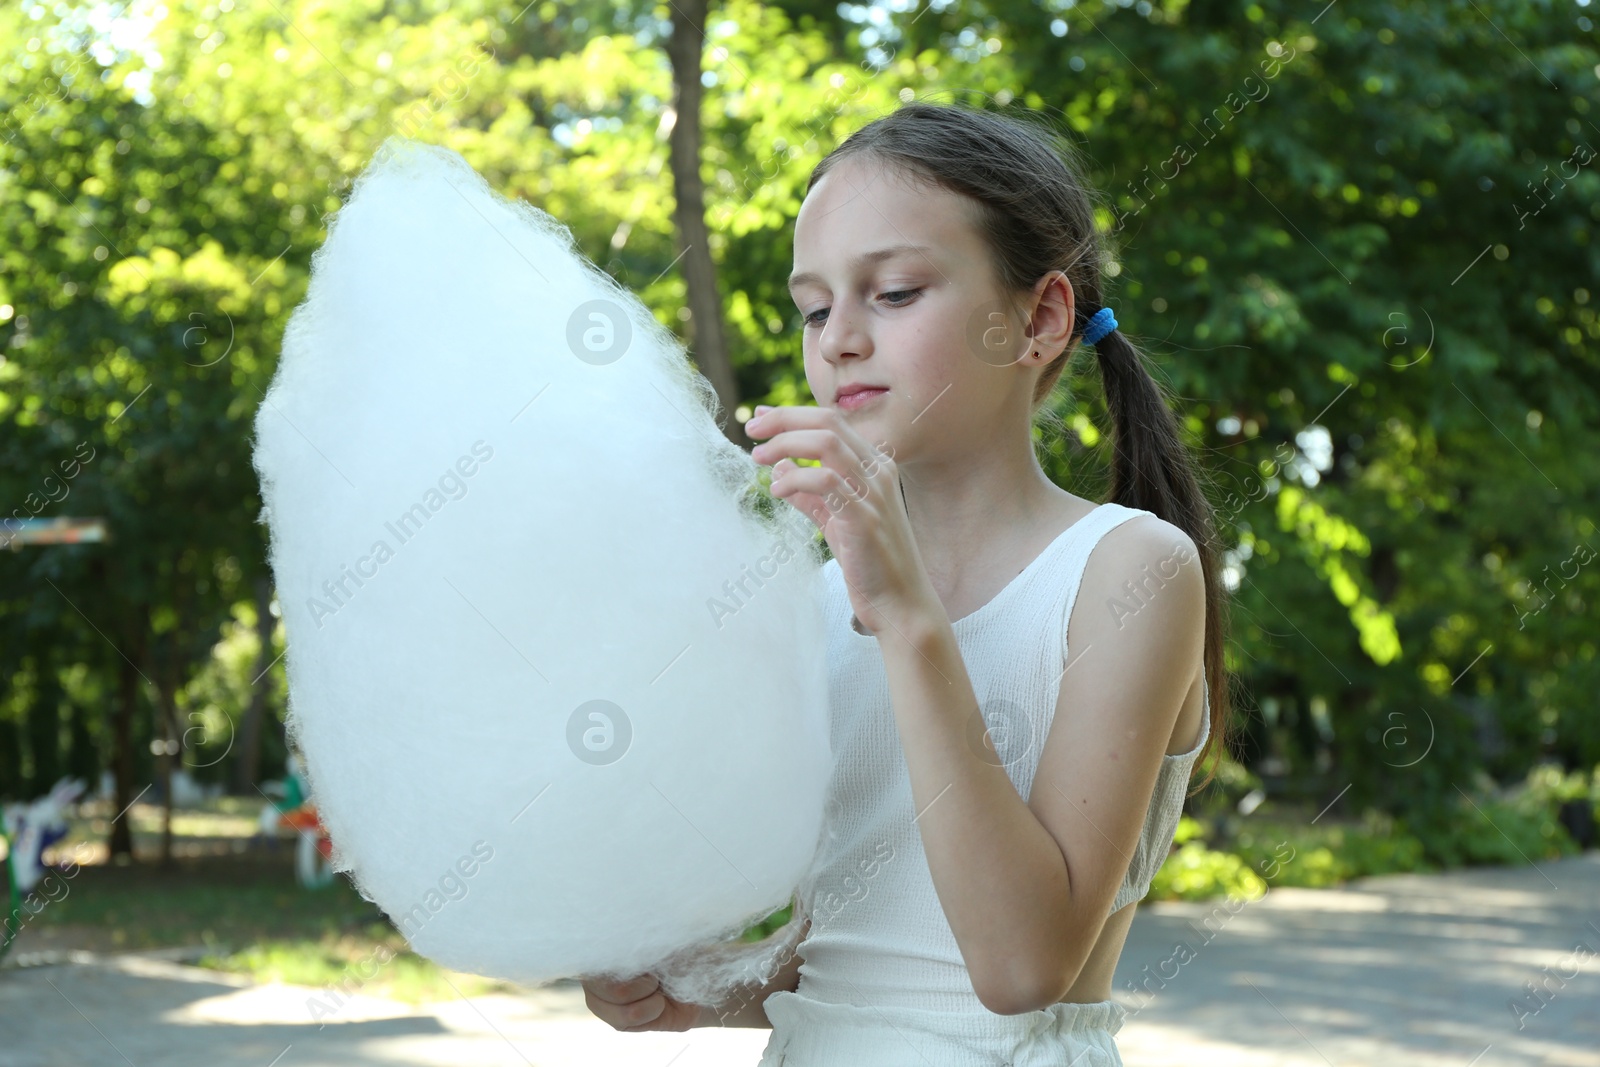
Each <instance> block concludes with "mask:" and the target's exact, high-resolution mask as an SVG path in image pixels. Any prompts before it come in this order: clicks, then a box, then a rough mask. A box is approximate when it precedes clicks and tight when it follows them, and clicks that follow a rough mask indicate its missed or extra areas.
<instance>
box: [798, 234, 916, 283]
mask: <svg viewBox="0 0 1600 1067" xmlns="http://www.w3.org/2000/svg"><path fill="white" fill-rule="evenodd" d="M932 251H933V249H931V248H929V247H928V246H927V245H913V244H899V245H889V246H888V247H887V248H879V249H875V250H873V251H871V252H863V253H861V254H860V255H858V256H856V257H855V258H854V259H852V260H851V261H850V266H851V267H853V268H855V269H857V270H859V269H860V268H862V267H864V266H868V265H869V264H872V263H879V262H882V261H883V260H886V259H893V258H894V257H895V256H903V255H908V254H912V253H916V254H918V255H924V256H926V255H927V254H928V253H930V252H932ZM820 281H822V275H820V274H817V273H816V272H815V271H802V272H800V273H798V274H791V275H789V291H790V292H793V291H794V289H795V287H796V286H799V285H805V284H806V283H808V282H820Z"/></svg>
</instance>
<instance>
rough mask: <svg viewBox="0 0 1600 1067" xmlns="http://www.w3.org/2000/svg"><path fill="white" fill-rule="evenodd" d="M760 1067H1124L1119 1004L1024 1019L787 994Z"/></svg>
mask: <svg viewBox="0 0 1600 1067" xmlns="http://www.w3.org/2000/svg"><path fill="white" fill-rule="evenodd" d="M765 1008H766V1012H767V1018H768V1019H769V1020H770V1021H771V1023H772V1037H771V1038H770V1039H769V1040H768V1041H767V1046H766V1050H765V1051H764V1053H763V1054H762V1057H761V1063H760V1064H759V1065H758V1067H838V1065H840V1064H850V1065H857V1064H859V1065H863V1067H866V1065H870V1067H902V1065H903V1067H1122V1056H1121V1054H1120V1053H1119V1052H1118V1051H1117V1044H1116V1041H1115V1040H1113V1035H1114V1034H1116V1032H1117V1031H1118V1030H1120V1029H1121V1028H1122V1023H1123V1020H1124V1019H1126V1018H1127V1011H1126V1009H1124V1008H1123V1007H1122V1005H1120V1004H1118V1003H1117V1002H1116V1001H1113V1000H1101V1001H1096V1002H1094V1003H1091V1004H1052V1005H1051V1006H1050V1007H1048V1008H1045V1009H1043V1010H1041V1011H1030V1012H1025V1013H1023V1014H1021V1015H996V1014H995V1013H993V1012H982V1013H970V1012H937V1011H925V1010H921V1009H916V1008H902V1007H882V1008H880V1007H862V1006H860V1005H856V1004H835V1003H824V1002H821V1001H816V1000H812V999H810V998H809V997H802V996H800V995H799V994H798V993H790V992H787V991H782V990H780V991H779V992H777V993H773V994H772V995H771V996H769V997H767V999H766V1001H765Z"/></svg>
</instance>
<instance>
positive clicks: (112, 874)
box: [13, 798, 514, 1003]
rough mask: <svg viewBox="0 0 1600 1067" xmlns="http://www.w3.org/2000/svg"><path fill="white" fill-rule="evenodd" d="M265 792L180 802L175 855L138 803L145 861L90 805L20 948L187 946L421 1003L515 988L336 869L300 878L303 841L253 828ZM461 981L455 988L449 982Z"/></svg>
mask: <svg viewBox="0 0 1600 1067" xmlns="http://www.w3.org/2000/svg"><path fill="white" fill-rule="evenodd" d="M261 806H262V802H256V803H252V802H251V801H249V800H248V799H246V798H223V799H221V800H217V801H209V802H207V804H206V805H205V806H204V807H202V808H199V809H196V810H191V811H183V812H175V813H174V818H173V837H174V848H173V852H174V859H173V860H172V862H171V863H170V864H168V865H165V866H163V865H161V864H159V863H157V862H156V857H157V856H158V855H159V841H160V832H161V811H160V809H159V808H158V807H156V806H154V805H146V804H142V803H141V804H136V805H135V806H134V808H133V810H132V811H130V813H129V816H128V817H129V818H130V824H131V826H132V829H133V834H134V854H135V856H137V857H139V859H140V862H136V863H131V864H111V863H107V862H106V861H105V844H104V841H105V833H106V829H107V827H108V826H109V821H110V815H111V814H112V813H111V812H110V811H109V810H106V811H102V810H100V808H99V807H97V806H94V805H89V806H87V807H88V812H87V814H86V815H85V817H83V818H82V819H80V820H78V821H77V822H75V823H74V825H73V827H72V831H71V832H70V833H69V835H68V837H67V838H66V839H65V840H63V841H62V842H61V843H60V844H58V845H57V846H56V847H55V848H54V849H53V850H52V852H51V855H52V856H53V857H54V858H56V859H57V860H58V862H60V861H65V860H66V859H68V858H71V859H74V860H75V861H76V862H77V863H78V864H80V866H78V867H77V868H76V870H75V873H74V874H73V875H72V877H70V878H67V877H64V876H59V875H58V876H57V877H58V879H59V882H58V883H57V887H56V888H55V889H53V890H52V891H50V892H49V893H48V894H43V895H46V896H48V897H50V898H53V899H50V900H49V901H48V902H47V903H45V904H44V905H43V907H42V908H41V909H40V910H39V911H38V912H37V913H36V914H33V915H31V916H29V917H28V919H27V920H26V923H25V925H24V927H23V930H22V935H21V937H20V938H19V939H18V941H17V944H16V947H15V948H14V950H13V951H15V952H17V953H26V952H29V951H38V950H41V949H48V948H52V947H70V948H84V949H89V950H91V951H101V952H118V951H148V950H157V949H173V948H188V949H194V950H195V952H196V960H195V962H196V963H197V964H198V965H199V966H202V967H208V968H212V969H215V970H220V971H227V972H231V973H235V974H241V975H245V976H248V977H250V978H252V979H254V980H257V981H262V982H272V981H278V982H287V983H291V984H297V985H308V986H328V985H333V986H340V985H343V987H344V988H345V989H346V990H349V989H352V988H353V986H352V984H351V983H354V986H359V991H360V992H361V993H362V994H364V995H376V996H384V997H389V998H392V999H396V1000H404V1001H408V1002H411V1003H419V1002H422V1001H427V1000H443V999H451V998H454V997H456V996H457V989H459V990H460V992H461V993H463V994H466V995H468V996H471V995H474V994H477V993H482V992H488V991H492V990H497V989H512V988H514V987H512V986H509V985H507V984H505V983H502V982H497V981H495V980H493V979H487V978H481V977H478V976H475V975H463V974H458V973H457V972H454V971H448V970H445V969H444V968H441V967H439V966H438V965H437V964H435V963H433V962H432V961H430V960H427V959H425V958H423V957H421V956H418V955H416V954H415V953H413V952H411V951H410V950H409V949H408V948H407V947H406V942H405V939H404V938H403V937H402V936H401V935H400V934H399V932H398V931H396V930H395V929H394V927H393V926H392V925H391V924H390V923H389V921H388V919H387V918H386V917H385V916H384V914H383V913H382V911H380V910H379V909H378V908H377V907H376V906H375V905H373V904H370V903H368V902H367V901H365V900H363V899H361V897H360V895H359V894H358V893H356V891H355V890H354V889H353V888H352V887H351V886H350V885H349V884H348V883H347V882H346V881H345V880H344V878H343V877H342V876H341V877H337V878H336V879H335V880H334V883H333V884H332V885H330V886H327V887H325V888H321V889H303V888H301V887H300V886H299V885H298V884H296V882H295V879H294V844H295V843H294V841H293V840H292V839H288V840H272V839H267V838H255V839H254V840H252V838H253V835H255V833H256V829H257V823H256V814H257V812H259V810H260V808H261ZM452 982H453V983H454V988H452V985H451V983H452Z"/></svg>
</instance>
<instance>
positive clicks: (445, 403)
mask: <svg viewBox="0 0 1600 1067" xmlns="http://www.w3.org/2000/svg"><path fill="white" fill-rule="evenodd" d="M716 409H717V401H716V397H715V393H714V392H713V390H712V388H711V386H710V385H709V383H707V382H706V380H705V379H704V378H703V377H701V376H700V375H699V374H698V372H696V371H695V370H694V369H693V368H692V366H691V365H690V363H689V361H688V359H687V357H686V355H685V353H684V351H683V348H682V346H681V344H680V343H679V342H678V341H677V340H676V339H675V338H674V337H673V336H672V335H671V334H670V333H669V332H668V331H667V330H666V329H665V328H663V327H662V326H660V325H659V324H658V323H657V322H656V320H655V319H654V317H653V316H652V315H651V314H650V312H649V311H648V310H647V309H646V308H645V307H644V306H643V305H642V304H641V303H640V302H639V301H638V300H637V299H636V298H634V297H633V296H632V294H630V293H629V292H628V291H627V290H626V289H624V288H622V287H620V286H618V285H617V284H616V283H615V282H613V281H612V279H610V278H609V277H607V276H606V275H605V274H604V273H603V272H601V271H599V270H597V269H595V268H594V267H593V266H592V265H591V264H589V263H588V262H587V261H586V260H585V259H584V258H583V257H582V256H581V255H580V254H579V253H578V252H577V251H576V248H575V246H574V243H573V240H572V237H571V235H570V233H569V231H568V230H567V228H566V227H565V226H564V225H562V224H561V223H560V222H558V221H557V220H556V219H554V218H553V217H551V216H550V215H548V214H546V213H545V212H543V211H540V210H539V209H537V208H534V207H531V206H529V205H527V204H525V203H521V202H510V201H507V200H505V199H504V198H502V197H500V196H498V195H497V194H495V193H494V192H493V191H492V190H491V189H490V188H489V186H488V185H487V184H486V183H485V182H484V181H483V179H482V178H480V177H479V176H478V175H477V174H476V173H475V172H474V171H473V170H472V168H471V167H470V166H469V165H468V164H467V163H466V162H465V161H464V160H463V159H461V157H460V156H458V155H456V154H455V153H454V152H450V151H447V150H444V149H440V148H436V147H431V146H427V145H420V144H417V143H415V142H409V141H404V140H401V139H398V138H392V139H391V140H390V141H389V142H387V143H386V144H385V145H384V147H383V149H382V150H381V151H380V152H379V154H378V156H377V157H376V159H375V160H374V162H373V163H372V164H371V165H370V166H369V168H368V169H367V171H366V172H365V173H364V174H363V175H362V176H361V177H360V179H359V180H358V181H357V183H356V185H355V188H354V191H353V193H352V196H351V198H350V200H349V202H348V203H347V204H346V205H345V206H344V207H343V208H342V209H341V210H340V211H339V213H338V215H337V216H336V218H335V219H334V222H333V225H332V227H331V229H330V231H329V234H328V239H327V242H326V244H325V245H324V246H323V247H322V248H321V249H320V250H319V251H318V252H317V253H316V254H315V256H314V257H313V259H312V274H311V283H310V290H309V292H308V293H307V295H306V298H305V301H304V303H303V304H301V306H300V307H298V308H297V309H296V310H295V312H294V314H293V316H292V318H291V319H290V322H289V326H288V330H287V332H286V334H285V337H284V345H283V357H282V360H281V362H280V363H279V365H278V370H277V374H276V376H275V377H274V379H273V381H272V386H271V389H270V390H269V392H268V393H267V396H266V400H265V402H264V403H263V404H262V405H261V408H260V410H259V412H258V414H257V417H256V448H255V464H256V468H257V470H258V472H259V474H260V476H261V482H262V496H263V500H264V502H265V508H264V511H263V515H264V519H265V521H266V522H267V523H268V525H269V528H270V533H271V539H270V541H271V563H272V569H273V574H274V576H275V578H276V581H277V589H278V599H279V602H280V604H281V605H282V610H283V616H284V623H285V627H286V632H287V636H288V658H287V669H288V677H289V689H290V695H289V708H290V721H291V727H292V731H293V736H294V738H295V739H296V741H297V743H298V745H299V746H300V748H301V749H302V751H303V753H304V756H305V760H306V765H307V770H308V777H309V779H310V782H311V787H312V795H313V799H314V800H315V802H316V804H317V805H318V808H319V810H320V812H321V815H322V819H323V822H324V824H325V825H326V827H327V829H328V831H329V833H330V835H331V837H332V840H333V844H334V863H335V866H336V867H337V868H338V869H340V870H343V871H347V872H349V873H350V875H351V876H352V878H353V880H354V881H355V883H356V885H357V887H358V888H359V889H360V890H361V892H362V894H363V895H364V896H366V897H368V898H369V899H371V900H373V901H375V902H376V903H377V904H378V905H379V906H380V907H381V908H382V909H383V910H384V911H385V912H386V913H387V914H388V915H389V916H390V918H391V919H392V920H393V921H394V922H395V923H396V925H397V926H398V927H399V928H400V930H401V931H402V932H403V933H404V934H405V935H406V937H407V939H408V940H409V941H410V943H411V945H412V947H413V948H415V949H416V951H418V952H419V953H422V954H424V955H426V956H429V957H431V958H432V959H434V960H436V961H437V962H439V963H440V964H443V965H444V966H447V967H450V968H454V969H457V970H462V971H468V972H474V973H478V974H484V975H491V976H495V977H500V978H505V979H509V980H512V981H517V982H523V983H530V984H534V983H539V982H544V981H548V980H552V979H555V978H559V977H575V976H580V975H591V974H638V973H644V972H646V971H650V970H657V971H658V972H659V973H662V974H663V975H664V976H665V979H664V981H665V982H666V984H667V985H668V988H669V991H675V995H682V996H684V997H685V998H686V999H696V1000H698V1001H699V1002H701V1003H706V1002H709V1001H710V998H712V997H713V996H715V995H717V994H718V993H720V992H721V991H724V990H726V989H727V988H729V987H730V986H731V984H732V982H733V981H734V980H736V979H735V975H736V973H737V977H740V978H749V977H750V976H751V975H752V974H753V973H755V972H759V971H762V970H765V969H767V968H768V967H770V966H771V965H772V964H773V952H774V951H776V948H774V947H773V946H771V945H769V946H764V947H763V951H764V952H765V955H764V956H762V957H761V960H760V965H759V966H758V967H756V968H755V971H752V970H751V969H750V967H749V966H748V960H749V959H751V958H753V957H752V956H751V955H750V954H748V953H746V954H745V956H744V959H745V960H746V963H745V964H744V965H737V962H736V959H735V957H737V955H738V953H723V954H719V953H716V952H710V953H705V952H702V951H701V949H702V948H704V947H705V946H709V945H713V944H716V943H719V942H723V941H725V940H726V939H729V938H732V937H734V936H736V935H737V934H738V933H739V932H740V931H741V930H743V929H745V928H746V927H747V926H748V925H749V924H751V923H753V922H755V921H757V920H759V919H761V918H763V917H765V916H766V915H769V914H770V913H771V912H773V911H775V910H777V909H778V908H781V907H783V906H784V905H785V904H787V903H789V902H790V897H791V894H792V892H793V891H794V890H795V889H796V887H797V886H798V885H799V884H800V882H801V880H802V876H803V875H804V873H805V872H806V870H807V868H808V864H809V863H810V862H811V861H812V859H813V856H814V853H815V852H816V849H817V846H818V841H819V836H820V833H821V829H822V823H823V815H824V800H825V791H826V787H827V783H828V778H829V775H830V772H831V769H832V765H833V761H832V755H831V752H830V749H829V737H828V718H827V667H826V633H825V629H824V621H823V615H822V604H823V579H822V576H821V572H820V561H821V558H822V557H821V555H820V548H819V547H818V545H817V541H816V537H815V532H816V531H815V529H814V527H813V526H812V525H811V524H810V521H809V520H808V519H806V518H805V517H804V516H803V515H801V514H800V512H798V511H797V510H795V509H794V508H793V507H791V506H790V505H788V504H787V503H785V502H782V501H779V502H777V503H776V507H775V510H774V509H769V510H772V515H771V517H763V513H762V511H760V510H758V508H757V506H756V501H757V500H758V499H759V493H758V491H757V489H756V487H757V485H758V482H757V465H756V464H755V462H754V461H753V460H752V459H750V457H749V456H748V455H747V454H745V453H744V452H743V451H742V450H740V449H739V448H738V447H737V446H735V445H733V444H732V443H731V442H729V441H728V440H727V439H726V438H725V437H724V436H723V435H722V433H721V432H720V431H719V430H718V429H717V426H716V424H715V422H714V421H713V419H714V413H715V411H716ZM724 957H726V958H724ZM713 960H717V961H718V962H712V961H713Z"/></svg>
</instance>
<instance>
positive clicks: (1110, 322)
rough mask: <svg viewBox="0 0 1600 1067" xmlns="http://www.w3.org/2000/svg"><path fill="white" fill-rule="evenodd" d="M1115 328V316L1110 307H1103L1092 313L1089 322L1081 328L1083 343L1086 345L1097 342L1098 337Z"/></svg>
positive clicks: (1098, 340)
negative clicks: (1092, 315)
mask: <svg viewBox="0 0 1600 1067" xmlns="http://www.w3.org/2000/svg"><path fill="white" fill-rule="evenodd" d="M1116 328H1117V317H1116V315H1114V314H1112V312H1111V309H1110V308H1108V307H1103V308H1101V309H1100V310H1099V311H1096V312H1095V313H1094V317H1093V318H1091V319H1090V320H1089V324H1088V325H1087V326H1085V327H1084V328H1083V343H1084V344H1086V345H1093V344H1099V342H1100V339H1101V338H1102V337H1104V336H1105V335H1106V334H1108V333H1110V332H1111V331H1112V330H1115V329H1116Z"/></svg>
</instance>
